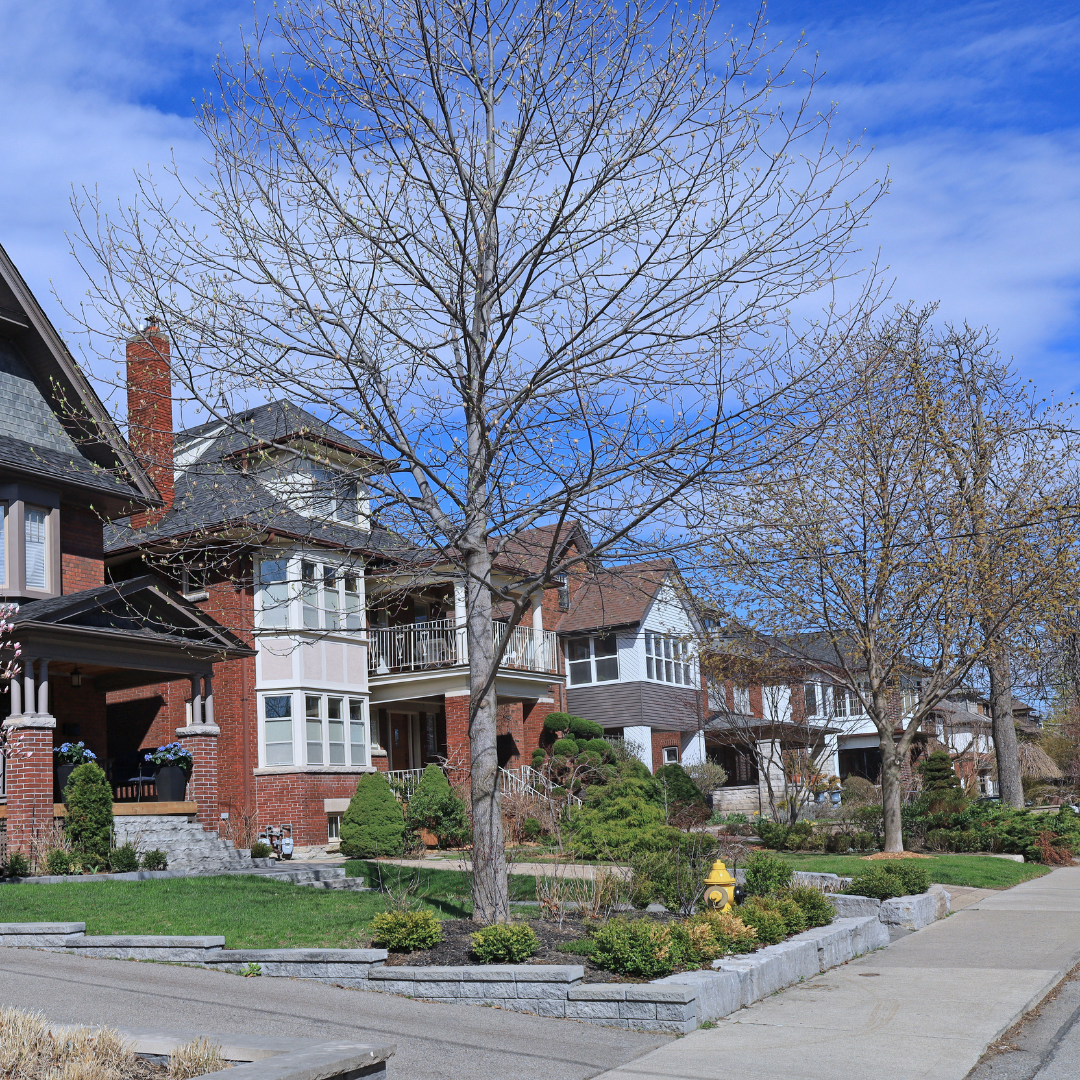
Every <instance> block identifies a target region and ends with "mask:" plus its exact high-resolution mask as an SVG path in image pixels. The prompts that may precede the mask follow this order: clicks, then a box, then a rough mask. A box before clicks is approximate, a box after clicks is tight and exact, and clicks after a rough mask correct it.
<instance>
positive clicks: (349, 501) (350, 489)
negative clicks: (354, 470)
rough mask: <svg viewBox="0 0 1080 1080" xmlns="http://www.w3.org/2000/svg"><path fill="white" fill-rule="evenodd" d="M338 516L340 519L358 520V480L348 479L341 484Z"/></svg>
mask: <svg viewBox="0 0 1080 1080" xmlns="http://www.w3.org/2000/svg"><path fill="white" fill-rule="evenodd" d="M340 490H341V497H340V498H339V499H338V509H337V516H338V520H339V521H349V522H354V521H356V481H355V480H347V481H345V483H343V484H342V485H341V488H340Z"/></svg>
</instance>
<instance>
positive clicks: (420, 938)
mask: <svg viewBox="0 0 1080 1080" xmlns="http://www.w3.org/2000/svg"><path fill="white" fill-rule="evenodd" d="M440 941H442V925H441V924H440V923H439V920H438V919H437V918H436V917H435V915H433V914H432V913H431V912H430V911H384V912H383V913H382V914H381V915H376V916H375V918H374V919H372V920H371V943H372V945H377V946H379V947H380V948H383V949H389V950H390V951H391V952H406V953H407V952H417V951H418V950H420V949H430V948H431V947H432V946H433V945H438V944H439V942H440Z"/></svg>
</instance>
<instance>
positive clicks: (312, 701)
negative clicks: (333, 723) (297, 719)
mask: <svg viewBox="0 0 1080 1080" xmlns="http://www.w3.org/2000/svg"><path fill="white" fill-rule="evenodd" d="M322 700H323V699H322V698H321V697H319V696H317V695H315V694H309V695H308V696H307V697H306V698H305V699H304V701H305V703H306V704H305V707H304V719H305V723H306V725H307V735H306V738H307V763H308V764H309V765H322V764H324V761H323V722H322Z"/></svg>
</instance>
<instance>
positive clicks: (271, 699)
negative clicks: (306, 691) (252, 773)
mask: <svg viewBox="0 0 1080 1080" xmlns="http://www.w3.org/2000/svg"><path fill="white" fill-rule="evenodd" d="M263 745H264V746H265V748H266V764H267V765H291V764H292V763H293V728H292V697H291V695H289V694H277V695H273V696H267V697H264V698H263Z"/></svg>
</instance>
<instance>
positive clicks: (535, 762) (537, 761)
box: [532, 746, 547, 770]
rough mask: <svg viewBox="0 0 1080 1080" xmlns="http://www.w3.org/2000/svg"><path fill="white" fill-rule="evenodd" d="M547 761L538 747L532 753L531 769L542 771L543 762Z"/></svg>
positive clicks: (545, 755)
mask: <svg viewBox="0 0 1080 1080" xmlns="http://www.w3.org/2000/svg"><path fill="white" fill-rule="evenodd" d="M546 761H547V753H546V752H545V751H544V750H542V749H541V748H540V747H539V746H538V747H537V748H536V749H535V750H534V751H533V752H532V767H533V768H534V769H537V770H539V769H542V768H543V767H544V762H546Z"/></svg>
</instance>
